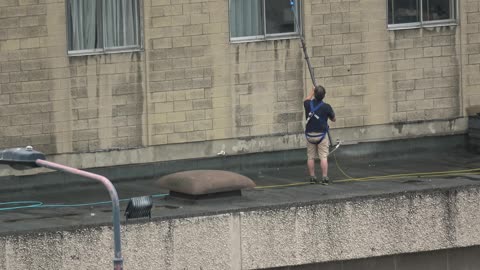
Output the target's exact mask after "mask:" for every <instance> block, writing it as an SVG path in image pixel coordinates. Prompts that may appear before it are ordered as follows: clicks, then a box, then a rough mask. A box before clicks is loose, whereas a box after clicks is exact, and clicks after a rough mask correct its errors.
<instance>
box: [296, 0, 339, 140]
mask: <svg viewBox="0 0 480 270" xmlns="http://www.w3.org/2000/svg"><path fill="white" fill-rule="evenodd" d="M295 1H299V0H290V7H291V9H292V13H293V18H294V20H295V22H294V24H295V29H296V31H297V33H298V35H299V36H300V42H301V44H302V49H303V55H304V56H305V61H306V62H307V67H308V71H309V73H310V78H311V79H312V83H313V86H315V88H317V86H318V84H317V80H316V79H315V74H314V73H313V68H312V64H311V63H310V57H308V52H307V44H306V42H305V38H304V37H303V35H302V32H301V31H300V29H299V27H298V26H299V22H298V17H297V12H295ZM327 135H328V140H329V142H330V146H333V144H332V137H331V136H330V132H329V131H328V130H327Z"/></svg>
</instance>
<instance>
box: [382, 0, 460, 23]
mask: <svg viewBox="0 0 480 270" xmlns="http://www.w3.org/2000/svg"><path fill="white" fill-rule="evenodd" d="M387 1H388V2H387V29H388V30H402V29H414V28H422V27H435V26H454V25H457V18H458V1H459V0H450V3H451V5H452V7H454V8H453V10H450V17H451V19H447V20H436V21H424V20H423V0H417V1H419V9H420V20H419V21H418V22H411V23H395V24H389V23H388V12H389V10H388V3H389V2H390V1H401V0H387Z"/></svg>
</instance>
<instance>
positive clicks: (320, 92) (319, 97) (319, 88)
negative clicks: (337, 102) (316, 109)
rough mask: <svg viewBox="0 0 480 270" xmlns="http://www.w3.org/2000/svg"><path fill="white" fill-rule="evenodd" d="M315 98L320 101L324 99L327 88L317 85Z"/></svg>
mask: <svg viewBox="0 0 480 270" xmlns="http://www.w3.org/2000/svg"><path fill="white" fill-rule="evenodd" d="M313 94H314V96H315V99H316V100H318V101H322V100H323V98H324V97H325V88H323V86H321V85H319V86H317V87H315V90H314V92H313Z"/></svg>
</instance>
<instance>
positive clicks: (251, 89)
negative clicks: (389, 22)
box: [0, 0, 480, 164]
mask: <svg viewBox="0 0 480 270" xmlns="http://www.w3.org/2000/svg"><path fill="white" fill-rule="evenodd" d="M143 5H144V6H143V17H142V19H143V24H144V47H145V50H144V51H142V52H132V53H119V54H108V55H93V56H77V57H67V54H66V30H65V29H66V20H65V1H63V0H58V1H57V0H48V1H47V0H29V1H13V0H5V1H1V2H0V105H1V107H0V127H1V128H0V148H5V147H14V146H24V145H28V144H31V145H34V146H35V147H36V148H37V149H38V150H41V151H44V152H46V153H72V152H73V153H78V152H96V151H100V150H101V151H103V150H111V149H126V148H143V147H147V146H157V145H174V144H182V143H185V142H207V143H205V145H204V146H205V149H207V146H208V145H209V143H208V142H217V141H222V140H227V139H233V140H236V139H238V138H243V139H248V138H266V137H272V136H276V135H280V136H284V135H296V134H301V133H302V132H303V123H302V119H303V117H304V116H303V108H302V100H303V97H304V96H305V92H306V91H307V90H308V89H309V88H310V87H311V81H310V78H309V74H308V72H307V70H306V65H305V63H304V60H303V55H302V51H301V48H300V43H299V40H298V39H286V40H277V41H263V42H250V43H231V42H230V41H229V29H228V25H229V24H228V1H227V0H212V1H207V0H180V1H173V0H172V1H170V0H147V1H143ZM385 5H386V2H385V1H379V0H368V1H360V0H355V1H338V0H331V1H330V0H305V1H304V7H303V11H304V12H303V13H304V15H305V16H304V18H303V19H304V25H305V36H306V40H307V46H308V49H309V53H310V56H311V61H312V65H313V67H314V71H315V74H316V77H317V80H318V82H319V83H320V84H322V85H324V86H325V87H326V88H327V98H326V101H327V102H329V103H331V104H332V105H333V107H334V109H335V111H336V113H337V119H338V120H337V123H335V124H333V125H332V126H333V128H338V129H342V128H352V127H353V128H357V127H362V128H363V127H368V126H373V125H387V126H388V125H390V124H392V123H408V122H418V121H424V120H425V121H429V120H438V119H444V120H448V119H454V118H457V117H462V116H464V115H465V111H466V110H467V109H469V108H474V107H475V106H478V105H480V94H479V93H480V92H479V89H478V86H479V84H480V81H479V79H478V78H479V76H478V74H479V73H480V39H479V37H480V34H479V33H480V32H479V24H480V20H479V19H478V18H479V17H480V14H479V1H478V0H474V1H472V0H470V1H466V2H462V3H461V4H460V14H461V16H460V24H459V26H453V27H440V28H431V29H428V28H423V29H411V30H397V31H388V30H387V29H386V16H387V15H386V12H385V10H386V6H385ZM345 130H347V129H345ZM429 132H430V131H425V132H424V134H425V135H428V134H429ZM349 133H351V132H350V131H349ZM384 133H385V134H381V135H378V136H376V137H378V138H380V137H381V138H384V139H385V138H389V137H391V136H392V134H390V133H389V132H384ZM355 136H356V137H355V138H357V137H358V138H357V139H358V140H361V139H362V137H361V136H360V135H358V136H357V135H355ZM255 143H257V142H255ZM257 144H258V145H260V144H261V142H258V143H257ZM252 145H253V144H252ZM295 145H297V144H296V142H295ZM252 147H253V148H252V149H249V151H255V149H256V148H255V145H253V146H252ZM240 148H241V147H240ZM242 149H243V148H242ZM269 149H270V148H269ZM197 150H198V149H197ZM207 152H208V153H210V152H214V150H212V149H210V148H208V149H207V150H198V154H197V155H196V156H202V155H207V154H206V153H207ZM215 153H216V152H215ZM143 154H146V153H143ZM143 154H142V155H143ZM148 154H151V153H148ZM132 155H133V154H132ZM135 155H137V156H138V154H135ZM137 156H135V157H137ZM172 158H174V157H172ZM133 159H134V158H133V157H132V160H133ZM102 164H103V163H102ZM105 164H106V163H105Z"/></svg>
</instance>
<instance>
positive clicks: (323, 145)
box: [318, 138, 330, 185]
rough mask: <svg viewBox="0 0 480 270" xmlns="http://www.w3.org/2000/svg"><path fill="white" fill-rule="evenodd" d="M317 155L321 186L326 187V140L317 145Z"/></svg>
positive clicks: (327, 180) (328, 180) (327, 179)
mask: <svg viewBox="0 0 480 270" xmlns="http://www.w3.org/2000/svg"><path fill="white" fill-rule="evenodd" d="M318 154H319V158H320V168H321V169H322V184H325V185H328V183H330V179H329V178H328V140H327V139H326V138H325V139H324V140H323V141H322V142H321V143H320V144H319V145H318Z"/></svg>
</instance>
